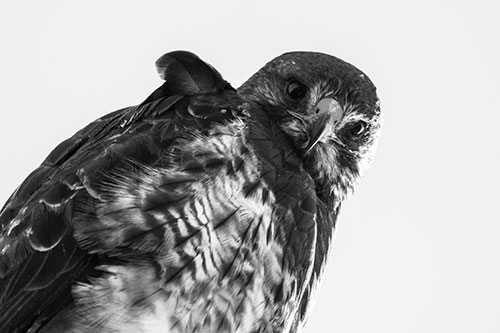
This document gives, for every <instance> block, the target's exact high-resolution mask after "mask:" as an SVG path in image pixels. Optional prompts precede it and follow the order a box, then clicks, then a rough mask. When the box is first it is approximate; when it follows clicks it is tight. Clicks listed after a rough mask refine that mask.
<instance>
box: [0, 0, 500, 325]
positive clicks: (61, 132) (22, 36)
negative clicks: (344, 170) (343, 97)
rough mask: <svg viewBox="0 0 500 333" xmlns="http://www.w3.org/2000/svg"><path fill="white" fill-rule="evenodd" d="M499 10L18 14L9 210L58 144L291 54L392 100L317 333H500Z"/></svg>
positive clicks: (4, 168) (396, 7)
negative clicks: (167, 95)
mask: <svg viewBox="0 0 500 333" xmlns="http://www.w3.org/2000/svg"><path fill="white" fill-rule="evenodd" d="M496 3H498V2H496V1H481V0H479V1H469V2H466V1H428V0H424V1H419V2H414V3H409V2H402V1H338V2H335V1H328V2H326V1H325V2H319V1H311V0H308V1H300V2H294V1H286V2H285V1H274V2H272V1H248V2H246V3H243V2H241V1H231V2H230V1H225V2H216V1H203V2H201V1H200V2H198V3H197V2H192V1H184V2H181V1H176V2H175V3H174V2H172V1H141V2H139V1H85V2H83V1H81V2H78V3H76V2H70V1H17V2H10V4H9V5H8V6H7V5H6V2H1V4H0V28H1V29H0V34H1V40H2V46H1V48H2V50H1V52H0V53H1V54H0V66H1V67H0V73H1V74H0V97H1V105H0V115H1V117H0V149H1V150H0V152H1V154H0V171H1V174H0V182H1V187H0V201H2V202H4V201H5V200H6V199H7V198H8V196H9V195H10V193H11V192H12V191H13V190H14V189H15V188H16V186H17V185H19V183H20V182H21V181H22V180H23V179H24V178H25V177H26V176H27V175H28V173H29V172H30V171H31V170H32V169H34V168H35V167H36V166H37V165H38V164H39V163H40V162H41V161H42V160H43V159H44V157H45V156H46V155H47V154H48V153H49V152H50V150H51V149H52V148H53V147H55V146H56V144H57V143H59V142H60V141H62V140H63V139H65V138H66V137H68V136H71V135H72V134H73V133H75V132H76V131H77V130H78V129H80V128H81V127H83V126H84V125H86V124H87V123H89V122H90V121H92V120H94V119H96V118H98V117H99V116H101V115H103V114H105V113H108V112H110V111H113V110H115V109H118V108H121V107H124V106H128V105H133V104H137V103H139V102H141V101H142V100H143V99H144V98H145V97H146V96H148V94H149V93H150V92H151V91H153V90H154V89H155V88H156V87H157V86H158V85H159V84H160V83H161V82H160V79H159V78H158V77H157V76H156V72H155V69H154V61H155V60H156V59H157V58H158V57H159V56H160V55H161V54H163V53H164V52H167V51H170V50H174V49H188V50H191V51H194V52H196V53H198V54H199V55H200V56H201V57H202V58H203V59H205V60H207V61H208V62H210V63H211V64H212V65H213V66H215V67H216V68H217V69H219V71H220V72H221V73H222V74H223V75H224V76H225V78H226V79H227V80H228V81H230V82H231V83H233V85H235V86H238V85H239V84H241V83H242V82H243V81H244V80H245V79H246V78H248V77H249V76H250V75H251V74H252V73H254V72H255V71H256V70H257V69H258V68H260V67H261V66H262V65H264V63H265V62H267V61H268V60H270V59H272V58H273V57H275V56H277V55H279V54H281V53H283V52H285V51H290V50H317V51H322V52H325V53H330V54H333V55H336V56H338V57H340V58H343V59H345V60H347V61H349V62H351V63H353V64H355V65H356V66H357V67H359V68H361V69H362V70H363V71H364V72H365V73H367V74H368V75H369V76H370V77H371V78H372V80H373V81H374V82H375V84H376V85H377V86H378V89H379V95H380V98H381V100H382V108H383V112H384V117H385V127H384V130H383V133H382V136H381V139H380V144H379V150H378V155H377V158H376V159H375V163H374V165H373V167H372V169H371V170H370V172H369V173H368V174H367V176H366V177H365V179H364V180H363V182H362V184H361V185H360V187H359V188H358V189H357V192H356V194H355V195H354V196H353V197H351V198H350V199H349V200H348V202H346V203H345V205H344V207H343V211H342V214H341V217H340V223H339V228H338V233H337V237H336V244H335V247H334V251H333V256H332V259H331V261H330V265H329V267H328V270H327V273H326V276H325V279H324V282H323V286H322V288H321V290H320V295H319V299H318V302H317V304H316V307H315V310H314V312H313V315H312V317H311V319H310V322H309V324H308V326H307V328H306V330H305V332H307V333H312V332H343V333H353V332H383V333H392V332H394V333H400V332H419V333H420V332H436V333H437V332H500V319H499V315H500V304H499V302H500V269H499V260H498V259H499V258H498V257H499V252H500V251H499V250H500V244H499V242H498V238H499V233H500V226H499V223H500V219H499V218H498V213H497V206H498V205H499V202H498V198H499V195H498V188H499V185H500V182H499V176H498V173H499V170H500V165H499V164H500V163H499V159H500V150H499V148H498V143H499V139H498V125H497V122H498V121H499V120H500V119H499V116H498V113H499V111H500V110H499V103H498V98H499V88H500V84H499V81H498V78H499V74H500V66H499V65H498V61H499V59H500V42H499V40H500V39H499V31H500V24H499V23H496V22H498V21H499V20H498V13H499V12H500V10H499V8H498V5H497V4H496Z"/></svg>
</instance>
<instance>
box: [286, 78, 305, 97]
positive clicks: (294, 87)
mask: <svg viewBox="0 0 500 333" xmlns="http://www.w3.org/2000/svg"><path fill="white" fill-rule="evenodd" d="M286 92H287V94H288V96H290V98H292V99H294V100H299V99H301V98H303V97H304V96H305V95H306V94H307V87H306V86H305V85H303V84H302V83H300V82H298V81H292V82H290V83H289V84H288V86H287V87H286Z"/></svg>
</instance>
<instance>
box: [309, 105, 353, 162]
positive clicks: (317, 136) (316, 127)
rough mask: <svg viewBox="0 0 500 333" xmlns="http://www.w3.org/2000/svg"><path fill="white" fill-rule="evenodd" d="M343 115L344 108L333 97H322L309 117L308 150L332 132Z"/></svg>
mask: <svg viewBox="0 0 500 333" xmlns="http://www.w3.org/2000/svg"><path fill="white" fill-rule="evenodd" d="M343 116H344V110H342V107H341V106H340V104H339V103H338V102H337V101H336V100H334V99H333V98H323V99H322V100H320V101H319V102H318V104H317V105H316V108H315V114H314V115H312V116H311V117H309V121H308V122H309V143H308V144H307V147H306V151H307V152H309V151H310V150H311V149H313V148H314V146H316V144H317V143H318V142H320V141H322V140H323V139H325V138H326V137H328V136H331V135H333V134H334V128H335V126H336V125H337V124H338V123H339V122H340V120H341V119H342V117H343Z"/></svg>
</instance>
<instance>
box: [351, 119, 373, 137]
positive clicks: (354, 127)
mask: <svg viewBox="0 0 500 333" xmlns="http://www.w3.org/2000/svg"><path fill="white" fill-rule="evenodd" d="M367 129H368V124H367V123H366V122H364V121H362V120H360V121H357V122H355V123H352V124H351V125H349V126H348V128H347V131H348V133H349V135H350V136H351V137H357V136H361V135H362V134H363V133H365V132H366V130H367Z"/></svg>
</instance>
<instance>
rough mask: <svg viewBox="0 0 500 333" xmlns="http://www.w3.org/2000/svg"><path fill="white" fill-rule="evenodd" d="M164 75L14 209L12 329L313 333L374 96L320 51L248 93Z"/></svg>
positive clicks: (63, 152)
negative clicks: (313, 311) (311, 320)
mask: <svg viewBox="0 0 500 333" xmlns="http://www.w3.org/2000/svg"><path fill="white" fill-rule="evenodd" d="M157 68H158V71H159V73H160V76H161V77H162V78H163V79H165V80H166V81H165V83H164V84H163V85H162V86H161V87H160V88H158V89H157V90H156V91H155V92H153V93H152V94H151V95H150V96H149V97H148V98H147V99H146V100H145V101H144V102H143V103H141V104H140V105H138V106H134V107H129V108H125V109H122V110H118V111H115V112H113V113H111V114H109V115H107V116H104V117H102V118H100V119H98V120H96V121H95V122H93V123H91V124H90V125H88V126H87V127H85V128H84V129H82V130H81V131H79V132H78V133H76V134H75V135H74V136H73V137H71V138H69V139H68V140H66V141H64V142H63V143H61V144H60V145H59V146H58V147H56V148H55V150H54V151H53V152H52V153H51V154H49V156H48V157H47V159H46V160H45V161H44V162H43V163H42V164H41V166H40V167H39V168H38V169H36V170H35V171H34V172H33V173H32V174H31V175H30V176H28V178H27V179H26V180H25V182H24V183H23V184H21V186H20V187H19V188H18V189H17V190H16V191H15V193H14V194H13V195H12V196H11V198H10V199H9V200H8V201H7V203H6V204H5V206H4V208H3V209H2V211H1V213H0V226H1V229H0V329H1V331H2V332H3V331H6V332H9V331H28V330H29V331H31V332H35V331H40V332H44V331H45V332H57V331H73V332H88V331H106V332H108V331H109V332H119V331H124V332H127V331H130V332H132V331H133V332H136V331H147V330H150V331H153V332H159V331H162V332H295V331H297V330H299V329H300V328H301V327H302V325H303V323H304V321H305V319H306V317H307V310H308V308H309V304H310V303H311V300H312V298H313V296H314V292H315V290H316V288H317V282H318V280H319V278H320V276H321V274H322V270H323V267H324V264H325V261H326V257H327V254H328V250H329V248H330V246H331V239H332V235H333V230H334V227H335V222H336V218H337V213H338V210H339V207H340V203H341V201H342V200H343V199H344V197H345V195H346V193H347V192H348V191H349V190H350V189H352V187H353V185H354V182H355V180H356V179H357V178H358V177H359V175H360V173H361V167H362V165H363V164H364V163H366V160H367V159H369V157H370V155H371V153H372V151H373V147H374V145H375V142H376V136H377V133H378V129H379V127H380V126H379V113H380V111H379V108H378V102H377V98H376V94H375V88H374V87H373V85H372V83H371V82H370V81H369V79H368V78H367V77H366V76H364V74H363V73H361V72H360V71H359V70H357V69H356V68H354V67H353V66H351V65H349V64H347V63H345V62H343V61H341V60H339V59H337V58H334V57H331V56H328V55H324V54H319V53H310V52H295V53H288V54H285V55H283V56H281V57H278V58H276V59H275V60H273V61H271V62H270V63H269V64H267V65H266V66H265V67H264V68H263V69H262V70H260V71H259V72H258V73H257V74H255V75H254V76H253V77H252V78H251V79H249V80H248V81H247V82H246V83H245V84H244V85H243V86H242V87H241V88H239V89H238V91H236V90H235V89H233V88H232V87H231V86H230V85H229V84H228V83H227V82H226V81H225V80H224V79H223V78H222V76H221V75H220V74H219V73H218V72H217V71H216V70H215V69H213V68H212V67H211V66H210V65H208V64H206V63H205V62H203V61H202V60H200V59H199V58H198V57H197V56H195V55H193V54H192V53H189V52H185V51H176V52H171V53H168V54H166V55H164V56H162V57H161V58H160V59H159V60H158V62H157ZM292 83H293V85H292ZM321 101H323V102H321ZM335 103H336V104H335ZM334 108H335V109H334ZM332 110H333V111H332ZM334 113H335V114H334ZM361 122H362V123H361ZM360 124H361V125H360ZM361 127H362V128H361ZM344 132H345V133H344Z"/></svg>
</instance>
